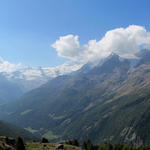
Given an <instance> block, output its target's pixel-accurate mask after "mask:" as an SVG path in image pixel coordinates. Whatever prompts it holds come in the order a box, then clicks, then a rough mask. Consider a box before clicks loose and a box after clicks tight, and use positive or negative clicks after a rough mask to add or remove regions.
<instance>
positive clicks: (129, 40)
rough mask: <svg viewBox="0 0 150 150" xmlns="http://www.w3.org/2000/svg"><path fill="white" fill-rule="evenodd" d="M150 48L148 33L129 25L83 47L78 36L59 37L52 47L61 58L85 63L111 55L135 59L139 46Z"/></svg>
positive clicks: (143, 29) (142, 28) (140, 27)
mask: <svg viewBox="0 0 150 150" xmlns="http://www.w3.org/2000/svg"><path fill="white" fill-rule="evenodd" d="M143 44H144V45H145V47H150V32H148V31H146V29H145V28H144V27H142V26H137V25H130V26H128V27H127V28H117V29H114V30H110V31H108V32H106V34H105V36H104V37H103V38H102V39H101V40H99V41H96V40H90V41H88V43H87V44H85V45H82V46H81V45H80V43H79V38H78V36H74V35H67V36H61V37H60V38H59V39H58V40H57V41H56V42H55V43H54V44H52V47H53V48H55V49H56V51H57V53H58V55H59V56H61V57H65V58H67V59H70V60H71V61H77V62H80V63H86V62H88V61H93V60H97V59H101V58H105V57H107V56H108V55H110V54H111V53H116V54H118V55H119V56H121V57H126V58H131V57H135V53H137V52H138V51H139V50H140V49H139V47H140V45H143Z"/></svg>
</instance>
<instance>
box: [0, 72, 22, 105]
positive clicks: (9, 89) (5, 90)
mask: <svg viewBox="0 0 150 150" xmlns="http://www.w3.org/2000/svg"><path fill="white" fill-rule="evenodd" d="M22 94H23V92H22V90H21V89H20V87H19V86H18V85H17V84H15V83H12V82H10V81H8V80H7V79H6V78H5V77H4V76H3V75H2V74H0V105H1V104H5V103H7V102H9V101H12V100H15V99H17V98H19V97H20V96H21V95H22Z"/></svg>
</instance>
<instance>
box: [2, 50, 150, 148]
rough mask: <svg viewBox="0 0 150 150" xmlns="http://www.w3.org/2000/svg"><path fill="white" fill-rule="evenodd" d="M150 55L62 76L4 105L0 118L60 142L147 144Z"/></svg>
mask: <svg viewBox="0 0 150 150" xmlns="http://www.w3.org/2000/svg"><path fill="white" fill-rule="evenodd" d="M143 53H145V52H143ZM146 53H147V51H146ZM145 56H146V57H147V55H142V56H141V57H140V58H139V60H136V61H135V62H136V64H135V65H134V66H133V64H132V62H133V60H128V59H120V58H119V56H117V55H112V56H109V58H107V59H106V60H105V61H103V63H100V64H98V65H96V66H94V67H92V68H90V69H88V70H87V71H78V73H76V74H72V75H66V76H60V77H57V78H55V79H53V80H51V81H49V82H48V83H47V84H45V85H43V86H41V87H40V88H38V89H35V90H32V91H31V92H29V93H27V94H25V95H24V96H23V97H21V99H19V100H17V101H16V102H14V103H12V104H11V105H6V106H5V107H4V106H3V108H1V111H2V113H3V115H1V116H0V117H1V118H3V119H6V120H9V121H11V122H13V123H16V124H18V125H21V126H22V127H26V128H27V127H31V128H32V129H34V130H37V131H38V132H40V133H41V134H45V133H46V134H48V133H53V134H54V135H55V138H56V137H57V138H58V139H60V138H62V139H69V138H78V139H79V140H80V141H83V140H84V139H87V138H91V139H92V140H93V142H95V143H100V142H104V141H105V140H107V141H110V142H123V143H132V144H135V145H136V144H148V143H149V140H150V136H149V134H148V133H149V131H150V128H149V123H150V119H149V118H150V117H149V116H150V111H149V107H150V104H149V101H150V92H149V91H150V64H149V62H150V59H147V58H145ZM145 59H146V60H145ZM143 60H144V61H143Z"/></svg>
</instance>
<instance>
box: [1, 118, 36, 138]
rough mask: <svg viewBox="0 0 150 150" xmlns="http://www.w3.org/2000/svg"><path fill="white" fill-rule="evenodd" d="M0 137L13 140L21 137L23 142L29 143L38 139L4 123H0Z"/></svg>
mask: <svg viewBox="0 0 150 150" xmlns="http://www.w3.org/2000/svg"><path fill="white" fill-rule="evenodd" d="M0 136H8V137H13V138H16V137H17V136H21V137H22V138H24V139H25V140H29V141H30V140H38V138H37V137H36V136H34V135H33V134H31V133H30V132H28V131H26V130H24V129H22V128H20V127H18V126H15V125H12V124H10V123H7V122H4V121H0Z"/></svg>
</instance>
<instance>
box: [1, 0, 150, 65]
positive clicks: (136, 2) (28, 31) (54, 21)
mask: <svg viewBox="0 0 150 150" xmlns="http://www.w3.org/2000/svg"><path fill="white" fill-rule="evenodd" d="M149 6H150V1H149V0H0V56H1V57H2V58H3V59H4V60H7V61H9V62H11V63H15V64H17V63H19V62H21V63H22V64H24V65H31V66H51V67H55V66H57V65H60V64H63V63H64V62H65V61H66V59H64V58H62V57H59V56H57V52H56V50H55V49H54V48H52V47H51V46H50V45H51V44H53V43H55V41H56V40H58V39H59V37H60V36H66V35H68V34H72V35H78V36H79V41H80V44H81V45H82V44H85V43H87V42H88V41H89V40H92V39H96V40H100V39H101V38H102V37H103V36H104V35H105V33H106V32H107V31H108V30H112V29H115V28H119V27H127V26H129V25H132V24H135V25H140V26H144V27H145V28H146V29H147V30H148V31H149V29H150V19H149V18H150V15H149V14H150V9H149Z"/></svg>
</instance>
